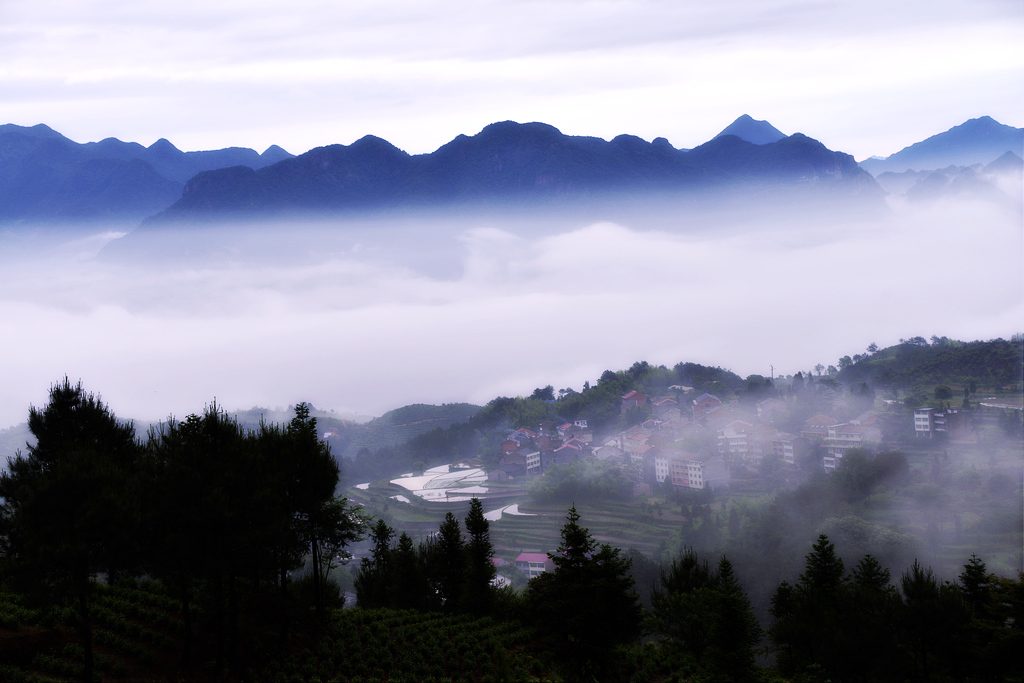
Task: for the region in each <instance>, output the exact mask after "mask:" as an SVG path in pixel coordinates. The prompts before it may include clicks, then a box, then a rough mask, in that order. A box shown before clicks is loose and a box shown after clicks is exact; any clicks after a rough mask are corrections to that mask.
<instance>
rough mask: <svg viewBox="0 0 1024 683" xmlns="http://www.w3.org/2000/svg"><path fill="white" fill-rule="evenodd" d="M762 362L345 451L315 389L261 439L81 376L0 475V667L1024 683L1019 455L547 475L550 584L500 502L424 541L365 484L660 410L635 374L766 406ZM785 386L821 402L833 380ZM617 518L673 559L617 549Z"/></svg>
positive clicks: (622, 387) (445, 523)
mask: <svg viewBox="0 0 1024 683" xmlns="http://www.w3.org/2000/svg"><path fill="white" fill-rule="evenodd" d="M936 347H937V348H940V347H941V345H940V344H936ZM859 361H860V359H858V362H859ZM854 363H855V364H857V362H854ZM766 379H767V378H763V377H756V376H752V377H749V378H747V379H746V380H744V379H742V378H739V377H738V376H736V375H734V374H732V373H730V372H728V371H726V370H722V369H720V368H708V367H705V366H699V365H695V364H688V363H680V364H679V365H677V366H675V367H674V368H671V369H667V368H664V367H661V366H651V365H649V364H647V363H643V362H640V363H636V364H634V366H632V367H631V368H630V369H629V370H626V371H618V372H613V371H607V372H605V373H604V374H603V375H602V376H601V378H600V379H599V380H598V382H597V383H596V384H595V385H594V386H589V385H586V386H585V387H584V388H583V390H582V391H579V392H576V391H573V390H571V389H563V390H559V391H556V390H554V388H553V387H542V388H538V390H537V391H536V392H534V396H531V397H525V398H524V397H519V398H499V399H495V400H494V401H492V402H491V403H489V404H488V405H487V406H484V407H483V408H482V409H481V410H479V411H470V412H472V415H471V416H470V417H469V418H468V420H466V421H465V422H459V423H455V424H453V425H452V426H450V427H448V428H447V429H438V430H435V431H433V432H430V433H428V434H424V435H422V436H419V437H415V438H413V439H412V440H411V441H409V442H408V443H406V444H405V445H402V446H398V447H394V446H388V447H385V449H382V450H380V451H378V452H377V453H372V454H370V453H366V452H364V453H363V454H362V457H361V458H360V457H357V458H356V459H354V460H349V459H342V460H341V461H340V462H339V460H338V459H336V458H335V457H334V455H332V453H331V451H330V448H329V446H328V445H327V443H326V442H324V441H323V440H321V438H320V436H319V433H318V429H317V421H316V419H315V418H313V417H311V415H310V408H309V406H308V405H306V404H299V405H297V406H295V407H294V409H293V417H292V418H291V420H290V421H289V422H287V423H285V424H268V423H265V422H261V423H260V424H259V425H257V426H255V427H251V428H250V427H244V426H242V425H240V423H239V422H238V421H237V420H236V419H234V418H232V417H231V416H229V415H228V414H227V413H226V412H225V411H224V410H223V409H222V408H221V407H219V406H217V405H216V404H212V405H210V406H208V407H207V408H206V409H205V410H204V411H203V412H202V414H197V415H189V416H187V417H186V418H184V419H183V420H181V421H176V420H169V421H168V422H166V423H163V424H161V425H158V426H156V427H154V428H152V429H150V430H149V432H148V433H146V434H145V435H140V434H136V432H135V429H134V427H133V425H132V424H131V423H128V422H125V421H123V420H120V419H118V417H117V416H115V415H114V414H113V413H112V412H111V411H110V410H109V409H108V407H107V406H105V405H104V404H103V403H102V402H101V401H100V400H99V398H98V397H97V396H96V395H95V394H92V393H90V392H88V391H86V389H85V388H84V387H83V386H82V385H81V384H77V385H76V384H72V383H71V382H70V381H69V380H68V379H66V378H65V379H64V380H63V381H61V382H58V383H56V384H55V385H53V386H52V387H51V391H50V396H49V402H48V403H47V405H45V406H44V407H42V408H32V409H31V410H30V412H29V422H28V425H29V430H30V432H31V434H32V436H33V440H34V442H33V443H30V444H29V445H27V446H26V449H25V452H24V453H22V452H18V453H17V454H16V455H15V456H14V457H12V458H10V459H9V460H8V467H7V470H6V471H5V472H3V473H2V474H0V501H2V502H0V680H24V681H27V680H71V679H79V680H138V679H145V680H172V679H173V680H232V681H233V680H238V681H241V680H282V681H290V680H314V679H319V680H359V681H364V680H365V681H369V680H380V681H397V680H443V679H450V680H467V681H499V680H568V681H577V680H580V681H582V680H602V681H604V680H609V681H611V680H621V681H646V680H651V681H826V680H831V681H905V680H921V681H925V680H934V681H947V680H948V681H1003V680H1011V681H1012V680H1021V678H1022V675H1021V673H1020V672H1019V671H1018V670H1017V669H1018V668H1019V667H1017V666H1015V664H1016V663H1017V654H1016V653H1018V652H1019V651H1020V650H1021V646H1022V644H1024V635H1022V631H1024V592H1022V591H1024V588H1022V586H1024V583H1022V580H1024V576H1022V575H1021V574H1020V573H1019V558H1018V559H1014V558H1015V557H1016V555H1015V554H1014V552H1015V551H1013V550H1012V549H1011V550H1010V553H1009V555H1007V554H1005V552H1004V551H998V552H995V551H993V550H992V549H995V548H999V547H1001V546H1000V545H999V544H1002V543H1004V539H1006V538H1007V537H1014V536H1015V537H1016V538H1018V539H1019V537H1020V528H1019V527H1020V519H1019V514H1015V513H1013V511H1012V510H1013V508H1014V506H1017V510H1018V513H1019V499H1020V495H1021V485H1020V481H1019V480H1017V481H1014V479H1013V478H1012V477H1010V476H1006V475H1005V474H1002V473H1001V470H1000V469H999V468H998V467H997V468H995V469H993V470H991V472H989V473H986V474H984V475H982V474H979V473H978V472H976V471H975V472H973V476H970V475H971V472H972V470H971V469H970V468H967V469H964V467H963V463H959V464H958V463H957V462H955V459H947V460H946V461H943V460H942V459H941V458H939V459H934V458H933V459H931V460H928V459H926V460H922V459H921V457H920V456H919V455H917V454H916V453H915V452H914V451H913V450H910V451H908V452H902V451H901V450H896V449H890V450H859V451H851V452H850V453H849V454H848V455H847V457H846V458H844V459H843V461H842V462H841V463H840V465H839V467H837V469H836V470H835V471H834V472H832V473H830V474H826V473H825V472H823V471H816V472H810V473H807V474H806V476H803V477H799V478H797V479H796V480H791V479H792V477H791V475H788V474H782V473H780V472H781V470H777V469H776V470H771V468H769V470H770V471H769V472H768V473H767V474H764V473H762V476H761V479H759V480H757V482H758V483H757V486H769V487H774V488H771V490H770V492H769V494H768V495H764V496H761V497H751V496H750V495H747V494H744V491H745V489H744V487H747V486H751V484H749V483H745V482H747V480H740V481H734V482H733V485H732V486H731V487H730V490H728V491H716V490H711V489H705V490H689V491H687V490H683V491H670V490H666V491H664V492H655V495H652V496H649V497H646V498H643V499H640V500H636V499H634V498H633V495H632V493H631V491H632V487H633V484H634V482H633V481H632V480H631V479H630V476H633V475H632V474H630V473H629V472H628V471H626V470H624V469H621V468H617V467H611V466H607V465H601V464H594V463H589V462H578V463H576V464H574V465H572V466H570V467H565V468H557V469H555V470H553V471H552V473H551V474H550V475H549V476H544V477H541V478H538V479H537V480H536V481H535V482H534V484H533V485H532V487H531V489H530V491H529V495H530V497H531V499H532V500H535V501H536V502H535V506H536V507H537V509H538V510H552V511H557V510H559V509H560V510H561V512H556V513H554V514H553V515H552V519H555V520H557V523H558V525H559V527H560V528H558V530H557V537H558V538H559V539H560V540H559V542H558V547H557V548H552V549H550V550H549V551H548V557H549V560H550V563H551V565H552V571H548V572H546V573H544V574H541V575H540V576H538V577H536V578H533V579H530V580H528V581H527V580H525V577H523V576H522V575H521V574H519V575H518V576H517V572H516V571H515V570H508V569H505V568H501V567H498V568H497V569H496V564H500V563H496V562H495V560H496V559H497V558H498V556H499V551H501V552H504V550H503V549H505V548H507V546H508V539H507V538H506V535H507V534H508V533H509V532H508V531H507V530H506V529H505V528H504V527H503V525H497V526H495V525H492V523H491V522H489V521H488V519H487V518H486V517H485V514H484V505H483V503H482V502H481V501H480V500H479V499H478V498H474V499H472V500H471V501H469V503H468V505H463V506H456V507H455V508H454V509H455V510H462V512H459V513H458V514H456V513H455V512H453V509H451V508H450V509H448V510H447V511H446V512H444V516H443V518H442V519H441V521H440V523H439V524H437V525H436V526H435V527H434V528H435V529H436V531H429V532H419V533H417V532H413V531H409V530H407V529H406V528H404V525H403V523H402V521H401V520H402V516H401V515H398V514H397V513H395V512H394V510H391V511H388V510H387V509H385V508H380V507H378V506H377V504H376V503H367V502H366V501H365V500H363V499H360V498H359V497H358V496H355V495H354V494H355V493H360V494H363V493H364V492H360V491H357V490H355V489H346V488H344V482H345V481H346V480H348V481H358V480H359V479H360V478H362V477H364V476H365V477H367V478H371V477H373V478H376V476H391V475H393V474H394V473H395V472H397V471H400V468H402V467H404V466H405V465H406V464H410V465H411V464H414V463H418V465H419V466H422V465H423V464H425V463H430V462H437V461H439V460H443V459H445V458H449V457H452V456H458V455H460V454H462V453H465V452H470V451H479V452H480V453H481V454H482V455H484V456H485V457H486V455H487V452H488V451H487V449H488V447H491V448H495V447H496V446H497V443H496V442H495V439H497V438H498V436H499V435H500V434H501V433H502V432H501V429H502V428H503V426H505V425H529V424H537V423H538V422H541V421H543V420H545V419H548V418H549V417H550V416H552V415H557V416H559V417H560V418H564V419H572V418H575V417H577V416H586V417H588V418H589V419H590V420H591V421H592V423H596V424H597V425H601V426H602V427H616V426H621V425H622V424H625V423H627V422H631V421H634V420H643V419H646V417H647V416H646V415H645V414H644V411H642V410H641V411H636V412H630V411H620V410H619V408H618V398H619V397H620V396H621V395H623V394H624V393H626V392H627V391H629V390H633V389H636V388H638V387H639V388H643V389H647V390H651V389H652V387H653V388H656V389H660V390H662V391H664V392H672V391H675V390H674V389H671V388H670V387H672V386H673V385H678V384H683V383H688V384H687V386H688V387H694V388H700V389H703V390H708V389H714V390H716V391H719V392H720V393H721V394H723V395H731V396H734V397H736V400H737V401H745V400H746V401H749V400H754V399H755V398H760V397H763V396H765V395H766V394H767V393H770V392H779V391H780V389H779V388H778V387H777V386H774V383H772V382H771V381H770V379H769V380H768V381H766ZM780 379H781V378H780ZM787 379H788V380H789V381H788V382H786V383H785V384H786V386H787V388H786V389H784V390H782V391H788V392H790V394H791V398H792V404H793V405H794V406H797V408H798V409H799V410H802V411H811V410H813V409H814V408H815V404H814V403H813V401H812V400H811V399H810V398H801V397H810V396H812V395H813V396H818V397H820V396H822V395H828V392H830V391H832V388H831V387H830V386H829V385H828V384H827V383H826V382H825V381H824V379H817V381H815V379H814V378H813V377H812V373H811V372H808V373H807V376H806V381H801V382H800V383H799V384H798V383H797V382H795V381H794V378H787ZM990 381H998V380H990ZM779 384H782V383H781V382H779ZM862 384H863V386H865V387H866V386H868V385H867V384H865V383H863V382H862V383H861V384H853V391H852V392H851V395H852V396H853V397H854V403H856V401H858V400H861V399H862V398H863V397H865V396H866V393H865V391H864V390H863V389H862V388H861V385H862ZM964 384H965V385H966V382H964ZM808 386H812V387H816V388H815V389H814V391H813V393H806V392H807V391H808V389H807V387H808ZM794 387H802V388H801V389H794ZM911 389H912V390H911V391H908V392H905V395H907V396H908V398H907V399H906V400H907V401H908V402H915V401H917V400H918V399H919V397H920V396H921V395H923V393H924V390H923V389H921V387H919V386H917V387H912V388H911ZM877 390H878V391H891V388H890V387H882V386H879V387H878V389H877ZM794 391H803V392H805V393H803V394H801V393H793V392H794ZM874 391H875V389H872V394H873V393H874ZM933 393H934V392H933ZM964 395H965V398H966V396H968V395H970V392H969V391H966V392H965V394H964ZM556 396H557V398H556ZM801 401H805V402H806V403H807V405H805V406H803V407H801V406H802V404H801ZM794 419H795V418H794ZM1013 427H1014V424H1010V423H1008V424H1007V425H1006V429H1005V430H1004V431H1005V432H1006V433H1007V435H1010V436H1012V432H1013ZM1000 429H1002V428H1000ZM1011 443H1016V442H1012V441H1011ZM691 445H692V446H693V447H694V448H697V447H701V446H700V444H697V443H694V444H691ZM385 456H389V457H385ZM347 468H352V469H354V470H356V475H352V474H350V473H348V472H344V471H343V469H347ZM373 468H380V469H379V475H373V474H372V472H373V471H374V470H373ZM797 469H798V470H799V468H797ZM772 471H774V472H776V474H772ZM343 475H346V476H343ZM773 477H774V478H773ZM750 481H754V480H750ZM771 482H774V483H771ZM753 490H754V489H751V491H753ZM758 490H760V489H758ZM343 492H344V493H345V495H340V494H341V493H343ZM366 500H369V498H367V499H366ZM904 503H907V504H913V505H916V506H918V508H919V509H920V510H921V514H923V515H925V517H928V516H931V518H933V520H936V521H937V523H935V524H934V525H933V526H934V528H932V526H929V527H928V530H927V534H926V535H925V541H924V543H922V541H921V536H920V535H917V534H915V533H911V528H910V527H908V526H906V523H902V524H901V525H894V524H890V523H887V522H886V521H885V520H886V519H889V517H887V515H891V514H892V511H893V510H896V509H899V508H900V506H902V505H904ZM611 509H622V510H629V511H630V512H628V513H627V514H630V515H634V516H635V521H634V522H632V523H631V526H630V528H631V529H633V530H634V531H635V533H637V534H640V535H646V536H649V537H650V538H651V539H654V538H660V539H661V541H660V543H658V544H657V547H656V548H654V551H653V552H652V551H651V550H645V551H644V552H641V551H639V550H637V549H636V548H634V547H627V546H626V545H625V544H622V545H621V547H620V546H619V544H617V543H615V542H609V540H608V537H609V536H610V534H609V533H608V532H607V531H606V529H607V528H608V521H607V519H605V515H606V512H605V511H606V510H611ZM908 514H909V515H910V517H908V518H907V519H911V518H913V515H916V514H918V513H917V512H909V513H908ZM953 517H955V518H957V519H960V518H961V517H962V518H963V519H978V520H980V521H979V522H977V523H976V524H975V527H974V528H973V530H972V529H968V528H964V529H963V530H961V529H960V528H959V527H957V528H956V529H955V530H954V529H953V526H952V524H951V523H950V522H945V521H943V520H944V519H946V518H953ZM914 524H917V522H914ZM979 525H980V526H979ZM418 528H420V529H422V528H423V525H422V524H421V525H420V527H418ZM961 532H963V535H964V538H960V536H961ZM630 533H633V532H630ZM985 534H988V536H985ZM954 536H956V537H957V540H956V541H955V542H954V541H953V540H952V539H953V537H954ZM983 538H988V539H989V540H988V541H984V542H978V543H975V540H980V539H983ZM666 541H668V542H666ZM520 543H521V541H520ZM972 544H974V545H973V550H970V548H971V547H972ZM647 547H648V548H650V547H652V546H650V545H648V546H647ZM990 552H994V554H995V556H994V557H993V556H992V555H990V554H987V553H990ZM353 554H356V555H358V557H359V559H358V561H352V560H353ZM1017 555H1019V553H1017ZM929 558H930V559H931V560H939V561H940V567H939V568H938V570H935V569H933V567H932V566H930V564H929ZM953 564H955V565H956V568H955V569H954V570H951V569H950V567H951V566H953ZM346 565H347V566H346ZM1008 565H1009V566H1011V567H1012V566H1017V569H1016V570H1013V571H1007V570H1006V567H1007V566H1008ZM498 574H502V575H504V576H505V577H511V579H512V581H511V583H509V582H508V581H502V580H500V578H499V576H498ZM349 580H350V582H351V583H350V585H349V584H348V582H349ZM347 587H351V589H352V590H353V591H354V594H355V598H356V605H357V606H356V607H355V608H354V609H352V604H351V603H349V604H346V600H345V598H344V595H343V593H342V590H341V589H343V588H347ZM342 608H346V609H342Z"/></svg>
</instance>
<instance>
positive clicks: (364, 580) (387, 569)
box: [355, 519, 411, 609]
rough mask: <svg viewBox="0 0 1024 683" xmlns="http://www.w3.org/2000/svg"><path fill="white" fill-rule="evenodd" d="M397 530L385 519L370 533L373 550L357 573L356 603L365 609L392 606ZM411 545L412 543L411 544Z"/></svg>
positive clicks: (363, 560) (378, 521) (378, 522)
mask: <svg viewBox="0 0 1024 683" xmlns="http://www.w3.org/2000/svg"><path fill="white" fill-rule="evenodd" d="M394 535H395V530H394V529H392V528H391V527H390V526H388V523H387V522H385V521H384V520H383V519H378V520H377V523H376V524H375V525H374V527H373V529H372V530H371V531H370V541H371V542H372V543H373V549H372V550H371V552H370V556H369V557H364V558H363V559H362V560H361V561H360V563H359V571H358V572H356V578H355V588H356V602H357V603H358V605H359V606H360V607H363V608H365V609H374V608H380V607H388V606H390V601H389V597H388V589H389V584H390V580H391V561H392V554H393V552H392V548H391V539H392V538H394ZM410 543H411V542H410Z"/></svg>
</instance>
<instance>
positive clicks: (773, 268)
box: [0, 200, 1024, 426]
mask: <svg viewBox="0 0 1024 683" xmlns="http://www.w3.org/2000/svg"><path fill="white" fill-rule="evenodd" d="M836 214H843V215H842V216H839V217H837V215H836ZM846 215H847V214H845V212H842V211H838V212H837V211H831V212H822V211H820V210H814V211H811V210H807V208H806V207H805V206H803V205H802V204H793V205H787V206H784V207H776V210H774V211H772V212H770V214H766V215H763V216H760V215H758V214H756V213H753V212H750V211H746V212H744V211H730V212H727V213H724V212H723V213H716V212H712V211H692V212H678V211H676V212H673V211H670V210H665V207H664V205H662V206H660V207H659V206H658V205H656V203H652V204H651V205H650V206H647V205H645V203H644V202H643V201H641V200H638V201H634V202H633V203H631V204H630V205H629V206H628V207H627V208H626V209H621V208H620V210H618V211H615V212H608V216H609V219H602V217H601V216H600V215H594V214H593V212H591V213H590V214H588V215H586V216H585V217H579V216H573V215H572V212H562V213H549V214H543V215H535V214H531V213H528V212H510V215H508V216H501V215H497V214H496V213H494V212H491V214H489V215H488V214H482V213H471V212H459V211H455V210H452V211H450V212H438V211H434V212H424V213H422V214H408V215H404V216H399V215H394V216H390V217H384V218H380V217H378V218H365V217H364V218H356V217H350V218H346V219H333V220H316V221H313V220H311V221H308V222H297V221H294V222H280V223H276V224H262V225H246V224H234V225H223V226H201V227H193V228H190V229H185V228H181V227H173V228H172V227H168V228H164V229H162V230H160V231H147V230H146V229H141V230H138V231H134V232H132V231H131V227H133V226H123V225H119V226H117V225H103V224H93V225H86V226H83V225H77V226H35V227H32V228H18V229H16V230H15V229H8V230H7V231H6V232H3V233H0V267H2V269H3V274H4V277H3V278H2V280H0V336H2V339H3V340H4V341H3V344H4V349H5V353H4V365H3V367H4V370H3V380H2V384H3V389H4V390H3V392H0V426H8V425H13V424H17V423H20V422H23V421H24V420H25V419H26V417H27V412H28V407H29V405H30V404H34V405H37V406H41V405H44V404H45V402H46V397H47V392H48V389H49V387H50V385H51V384H53V383H54V382H56V381H57V380H58V379H61V378H63V377H64V376H65V375H67V376H68V377H70V378H71V379H72V381H76V380H79V379H81V381H82V382H83V384H84V386H85V387H86V389H88V390H90V391H96V392H99V393H100V394H101V395H102V398H103V400H104V401H105V402H107V403H109V405H110V407H111V409H112V410H113V411H114V412H115V413H116V414H117V415H119V416H121V417H125V418H134V419H138V420H157V419H161V418H165V417H167V416H168V415H175V416H178V417H182V416H184V415H186V414H188V413H191V412H198V411H201V410H202V408H203V406H204V405H206V404H207V403H209V402H210V401H212V400H216V401H217V402H218V403H219V404H220V405H222V406H224V407H225V408H227V409H229V410H234V409H245V408H250V407H253V406H257V405H259V406H266V407H279V406H286V405H289V404H293V403H295V402H298V401H307V402H310V403H312V404H313V405H314V406H316V407H317V408H318V409H328V410H329V409H334V410H337V411H338V412H339V413H341V412H358V413H363V414H373V415H379V414H381V413H383V412H384V411H386V410H389V409H391V408H395V407H399V406H402V405H405V404H409V403H415V402H424V403H442V402H457V401H469V402H475V403H483V402H486V401H488V400H490V399H491V398H494V397H495V396H498V395H513V396H514V395H523V394H529V393H530V392H531V391H532V390H533V388H535V387H537V386H545V385H547V384H553V385H554V386H555V387H556V388H562V387H573V388H577V389H579V388H581V387H582V385H583V382H584V381H588V380H589V381H590V382H594V381H595V380H596V379H597V377H599V376H600V374H601V372H602V371H604V370H606V369H619V368H624V367H628V366H629V365H630V364H632V363H633V362H634V361H637V360H647V361H648V362H650V363H654V364H667V365H672V364H675V363H677V362H680V361H693V362H698V363H702V364H709V365H720V366H723V367H727V368H729V369H731V370H733V371H734V372H736V373H738V374H740V375H741V376H746V375H748V374H752V373H757V374H762V375H766V376H767V375H769V374H770V373H771V372H772V371H773V368H774V373H775V374H776V375H779V374H792V373H795V372H797V371H803V372H807V371H808V370H809V369H810V368H811V367H813V366H814V365H815V364H816V363H819V362H820V363H823V364H826V365H827V364H835V363H836V362H837V359H838V358H839V357H841V356H843V355H847V354H852V353H857V352H861V351H863V350H864V348H865V347H866V346H867V345H868V344H870V343H872V342H875V343H877V344H879V345H880V346H887V345H890V344H893V343H896V342H897V340H898V339H899V338H901V337H909V336H914V335H923V336H926V337H927V336H930V335H932V334H938V335H943V336H949V337H952V338H960V339H965V340H966V339H989V338H995V337H1006V338H1008V337H1009V336H1010V335H1011V334H1013V333H1015V332H1018V331H1020V321H1021V320H1024V288H1022V286H1021V284H1022V283H1021V273H1022V272H1024V267H1022V266H1024V237H1022V229H1021V215H1020V212H1019V211H1014V210H1010V211H1007V210H1006V209H1005V208H1000V207H998V206H995V205H992V204H987V203H983V202H970V201H964V202H959V203H952V202H949V201H939V202H932V203H928V204H917V205H914V204H908V203H905V202H902V201H899V200H891V201H890V202H889V207H888V210H887V211H886V212H884V213H883V215H880V216H874V217H858V216H857V215H856V214H853V215H852V217H849V218H845V217H844V216H846Z"/></svg>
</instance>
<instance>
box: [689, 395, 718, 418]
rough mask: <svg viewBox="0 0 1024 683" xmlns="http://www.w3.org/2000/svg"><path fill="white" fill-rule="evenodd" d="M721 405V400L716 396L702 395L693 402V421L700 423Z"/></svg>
mask: <svg viewBox="0 0 1024 683" xmlns="http://www.w3.org/2000/svg"><path fill="white" fill-rule="evenodd" d="M721 405H722V401H721V399H719V398H718V397H717V396H715V395H714V394H701V395H700V396H698V397H697V398H695V399H693V401H692V409H693V421H694V422H700V421H701V420H703V419H704V417H705V416H706V415H707V414H708V413H709V412H711V410H713V409H714V408H718V407H719V406H721Z"/></svg>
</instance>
